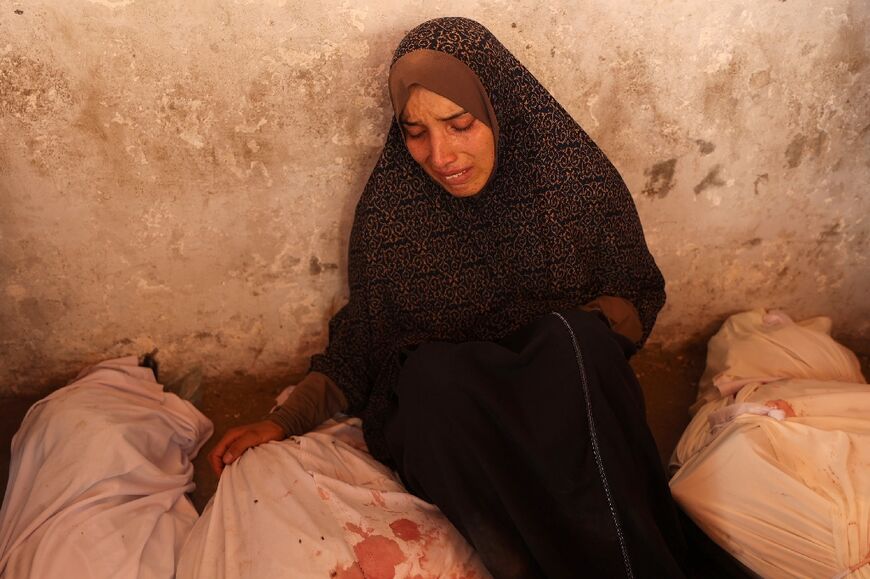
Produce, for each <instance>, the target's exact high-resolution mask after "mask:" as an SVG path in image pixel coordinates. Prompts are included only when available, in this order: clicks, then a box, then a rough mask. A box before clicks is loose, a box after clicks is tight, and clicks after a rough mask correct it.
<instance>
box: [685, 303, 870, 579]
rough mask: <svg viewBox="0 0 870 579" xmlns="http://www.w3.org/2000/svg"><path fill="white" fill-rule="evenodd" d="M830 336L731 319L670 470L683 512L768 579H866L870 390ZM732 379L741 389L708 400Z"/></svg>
mask: <svg viewBox="0 0 870 579" xmlns="http://www.w3.org/2000/svg"><path fill="white" fill-rule="evenodd" d="M829 331H830V321H829V320H826V319H824V318H816V319H815V320H811V321H809V322H802V323H800V324H795V323H794V322H792V321H791V320H789V319H788V318H787V317H786V316H784V315H783V314H779V313H778V314H776V315H775V317H774V318H773V320H771V317H770V316H769V315H766V314H765V313H764V312H763V311H754V312H746V313H743V314H738V315H735V316H732V317H731V318H730V319H729V320H728V321H727V322H726V323H725V324H724V325H723V327H722V329H721V330H720V331H719V333H717V334H716V336H714V338H713V339H712V340H711V341H710V344H709V350H708V366H707V371H706V372H705V375H704V376H705V382H706V384H707V386H708V388H707V389H702V390H701V391H700V392H699V396H700V398H701V400H700V401H699V405H698V406H697V407H696V414H695V416H694V418H693V419H692V421H691V423H690V424H689V426H688V428H687V429H686V432H685V433H684V434H683V436H682V438H681V439H680V442H679V444H678V445H677V448H676V450H675V451H674V455H673V457H672V459H671V466H672V468H673V469H676V474H675V475H674V476H673V478H672V479H671V483H670V484H671V491H672V493H673V495H674V498H675V499H676V500H677V502H679V503H680V505H681V506H682V507H683V509H684V510H685V511H686V513H687V514H688V515H689V516H690V517H691V518H692V519H693V520H694V521H695V522H696V523H697V524H698V526H699V527H700V528H701V529H703V530H704V531H705V532H706V533H707V534H708V535H709V536H710V537H711V538H712V539H713V540H715V541H716V542H717V543H719V544H720V545H721V546H722V547H723V548H725V549H727V550H728V551H729V552H731V554H732V555H733V556H734V557H736V558H737V559H738V560H740V561H741V562H742V563H744V564H745V565H746V566H748V567H749V568H750V569H752V570H753V571H755V572H756V573H758V574H760V575H761V576H763V577H813V578H817V577H828V578H831V577H850V578H851V577H863V578H865V579H866V578H870V559H868V558H867V557H868V555H870V386H868V385H867V384H866V383H865V380H864V378H863V376H862V375H861V373H860V367H859V365H858V362H857V359H856V358H855V356H854V355H853V354H852V353H851V352H849V351H848V350H847V349H845V348H843V347H842V346H841V345H839V344H837V343H836V342H834V340H832V339H831V337H830V336H829V335H828V332H829ZM725 374H727V375H728V381H729V382H737V381H741V380H745V383H744V384H742V385H741V387H740V389H739V390H737V391H736V393H734V394H730V395H723V394H722V393H718V392H717V393H715V394H713V393H712V390H711V389H710V387H712V386H713V385H714V384H715V380H713V379H712V377H714V376H722V375H725ZM757 377H767V378H771V377H781V378H782V379H773V380H767V379H765V380H758V379H753V378H757ZM782 403H784V404H785V405H787V407H788V408H789V410H790V411H792V412H793V414H794V416H791V415H788V416H784V415H783V414H784V413H783V414H778V413H776V412H775V410H777V409H778V407H779V406H782V405H783V404H782ZM764 407H767V408H769V409H770V410H771V411H770V412H760V411H759V408H764ZM743 410H749V412H743ZM771 414H777V415H776V416H771ZM789 414H791V412H790V413H789ZM776 418H780V419H776Z"/></svg>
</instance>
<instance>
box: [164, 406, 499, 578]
mask: <svg viewBox="0 0 870 579" xmlns="http://www.w3.org/2000/svg"><path fill="white" fill-rule="evenodd" d="M178 577H179V579H194V578H197V579H222V578H233V579H235V578H239V579H244V578H252V579H253V578H258V579H259V578H263V577H293V578H299V579H304V578H308V577H311V578H315V577H316V578H325V577H333V578H336V579H352V578H353V579H363V578H364V577H365V578H367V579H390V578H393V577H395V578H403V577H410V578H417V579H422V578H423V577H426V578H429V577H433V578H434V577H450V578H455V579H459V578H469V579H473V578H485V577H489V574H488V573H487V572H486V570H485V569H484V567H483V566H482V565H481V563H480V561H479V559H478V557H477V555H476V553H474V551H473V550H472V549H471V548H470V547H469V546H468V544H467V543H466V542H465V540H464V539H463V538H462V536H461V535H459V533H458V532H457V531H456V530H455V529H454V528H453V526H452V525H450V523H449V522H448V521H447V519H446V518H445V517H444V516H443V515H442V514H441V513H440V512H439V511H438V509H437V508H436V507H434V506H433V505H430V504H428V503H426V502H424V501H421V500H420V499H418V498H416V497H414V496H413V495H411V494H409V493H407V492H406V491H405V489H404V487H403V486H402V485H401V483H400V482H399V481H398V480H397V478H396V476H395V474H394V473H393V472H392V471H390V470H389V469H388V468H386V467H385V466H383V465H382V464H381V463H379V462H378V461H376V460H375V459H373V458H372V457H371V455H369V454H368V452H366V451H365V443H364V442H363V438H362V431H361V429H360V422H359V420H358V419H347V420H345V421H342V422H335V421H329V422H327V423H326V424H324V425H323V426H322V427H321V428H319V429H318V430H317V431H315V432H312V433H309V434H306V435H305V436H302V437H293V438H291V439H288V440H285V441H282V442H270V443H268V444H265V445H262V446H258V447H256V448H253V449H251V450H248V451H247V452H246V453H245V454H244V455H242V457H241V458H240V459H239V460H238V461H237V462H236V463H234V464H232V465H230V466H229V467H227V468H226V469H225V470H224V473H223V475H222V476H221V480H220V485H219V486H218V489H217V492H216V493H215V496H214V497H213V498H212V501H211V502H210V503H209V505H208V506H207V507H206V510H205V512H204V513H203V515H202V517H201V518H200V520H199V521H198V522H197V523H196V526H195V528H194V530H193V532H192V533H191V536H190V539H189V541H188V542H187V545H186V546H185V548H184V551H183V552H182V556H181V561H180V562H179V566H178Z"/></svg>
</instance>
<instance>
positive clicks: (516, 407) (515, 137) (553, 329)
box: [209, 18, 682, 577]
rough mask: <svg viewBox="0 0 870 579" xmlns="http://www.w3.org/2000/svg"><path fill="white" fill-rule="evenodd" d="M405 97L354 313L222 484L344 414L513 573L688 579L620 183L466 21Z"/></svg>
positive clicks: (341, 319)
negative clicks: (657, 430)
mask: <svg viewBox="0 0 870 579" xmlns="http://www.w3.org/2000/svg"><path fill="white" fill-rule="evenodd" d="M390 96H391V99H392V104H393V108H394V111H395V118H394V120H393V123H392V126H391V127H390V132H389V135H388V137H387V142H386V145H385V146H384V150H383V153H382V154H381V157H380V160H379V162H378V164H377V166H376V167H375V168H374V170H373V171H372V175H371V177H370V178H369V181H368V184H367V185H366V188H365V190H364V192H363V195H362V197H361V199H360V201H359V204H358V206H357V209H356V215H355V219H354V226H353V230H352V233H351V240H350V260H349V279H350V300H349V302H348V304H347V305H346V306H345V307H344V308H343V309H342V310H341V311H339V312H338V313H337V314H336V316H335V317H334V318H333V320H332V321H331V322H330V339H329V345H328V347H327V349H326V351H325V352H324V353H323V354H320V355H318V356H315V357H314V358H313V359H312V363H311V372H310V373H309V374H308V376H307V377H306V378H305V379H304V380H303V381H302V382H301V383H300V384H299V385H298V386H297V388H296V389H295V390H294V392H293V393H292V395H291V396H290V398H289V399H288V400H287V401H286V402H285V404H284V405H283V406H282V407H281V408H279V409H278V410H277V411H276V412H274V413H273V414H272V415H270V416H269V418H268V419H267V420H265V421H263V422H259V423H256V424H252V425H248V426H244V427H240V428H236V429H232V430H230V431H229V432H227V433H226V434H225V435H224V437H223V438H222V439H221V441H220V442H219V443H218V444H217V445H216V447H215V449H214V450H213V451H212V453H211V454H210V455H209V458H210V461H211V463H212V466H213V467H214V469H215V471H216V472H217V473H220V471H221V470H222V468H223V467H224V465H225V464H229V463H231V462H233V461H234V460H236V459H237V458H238V456H239V455H240V454H241V453H242V452H244V450H245V449H247V448H250V447H251V446H254V445H257V444H261V443H263V442H266V441H269V440H279V439H282V438H284V437H286V436H288V435H291V434H301V433H304V432H306V431H308V430H310V429H311V428H313V427H315V426H316V425H317V424H319V423H320V422H322V421H323V420H325V419H326V418H328V417H330V416H332V415H333V414H334V413H335V412H338V411H343V412H347V413H349V414H352V415H357V416H360V417H361V418H362V419H363V424H364V430H365V434H366V441H367V443H368V446H369V450H370V451H371V453H372V454H373V455H374V456H375V457H377V458H378V459H380V460H382V461H384V462H387V463H389V464H390V465H391V466H394V467H395V468H396V470H397V471H398V472H399V473H400V474H401V476H402V478H403V481H404V482H405V484H406V486H407V487H408V488H409V490H410V491H411V492H413V493H415V494H417V495H418V496H420V497H421V498H424V499H426V500H429V501H431V502H434V503H435V504H437V505H438V506H439V507H440V508H441V509H442V511H444V513H445V514H446V515H447V517H448V518H449V519H450V520H451V522H452V523H453V524H454V525H456V527H457V528H458V529H459V530H460V531H461V532H462V533H463V534H464V535H465V537H466V538H467V539H468V540H469V541H470V542H471V543H472V544H473V545H474V546H475V548H476V549H477V550H478V552H479V553H480V555H481V557H482V559H483V561H484V563H485V564H486V566H487V567H488V568H489V569H490V570H491V571H492V572H493V574H494V575H495V576H497V577H539V576H546V577H577V576H581V575H586V574H589V575H592V576H619V575H628V576H632V575H639V576H657V577H663V576H679V575H680V574H681V571H680V564H679V563H678V562H677V561H678V559H679V558H680V557H681V555H680V554H679V553H680V552H681V549H682V538H681V535H680V531H679V527H678V524H677V522H676V515H675V513H674V510H673V507H672V504H671V501H670V495H669V494H668V491H667V486H666V482H665V478H664V475H663V473H662V470H661V467H660V465H659V464H658V455H657V452H656V450H655V445H654V442H653V440H652V437H651V435H650V433H649V430H648V429H647V427H646V423H645V418H644V412H643V400H642V394H641V391H640V388H639V386H638V384H637V381H636V379H635V378H634V376H633V374H632V372H631V369H630V367H629V366H628V364H627V361H626V358H627V356H628V355H630V354H631V353H633V352H634V349H635V347H636V346H640V345H642V344H643V342H644V341H645V339H646V337H647V336H648V334H649V332H650V330H651V329H652V326H653V323H654V321H655V318H656V315H657V313H658V311H659V309H660V308H661V306H662V305H663V303H664V299H665V294H664V282H663V279H662V277H661V274H660V272H659V270H658V268H657V267H656V265H655V261H654V260H653V258H652V256H651V255H650V254H649V251H648V250H647V247H646V243H645V241H644V237H643V231H642V229H641V226H640V222H639V220H638V217H637V213H636V210H635V208H634V204H633V201H632V198H631V195H630V194H629V192H628V190H627V189H626V187H625V184H624V183H623V181H622V179H621V178H620V176H619V174H618V173H617V171H616V169H615V168H614V167H613V166H612V165H611V164H610V162H609V161H608V160H607V158H606V157H605V156H604V154H603V153H602V152H601V151H600V150H599V149H598V148H597V147H596V146H595V144H594V143H593V142H592V141H591V139H589V137H588V136H587V135H586V134H585V133H584V132H583V130H582V129H581V128H580V127H579V125H577V123H576V122H574V121H573V120H572V119H571V117H570V116H569V115H568V114H567V113H566V112H565V111H564V110H563V109H562V107H561V106H560V105H559V104H558V103H557V102H556V101H555V100H554V99H553V98H552V96H550V94H549V93H548V92H547V91H546V90H545V89H544V88H543V87H542V86H541V85H540V84H539V83H538V82H537V80H535V78H534V77H533V76H532V75H531V74H530V73H529V72H528V71H527V70H526V69H525V67H523V66H522V65H521V64H520V63H519V62H518V61H517V60H516V59H515V58H514V57H513V55H511V54H510V53H509V52H508V51H507V49H505V48H504V46H502V45H501V44H500V43H499V42H498V41H497V40H496V39H495V38H494V37H493V36H492V34H491V33H490V32H489V31H488V30H486V29H485V28H484V27H483V26H481V25H479V24H477V23H476V22H473V21H470V20H467V19H463V18H441V19H437V20H432V21H429V22H426V23H424V24H422V25H420V26H418V27H417V28H415V29H414V30H412V31H411V32H410V33H409V34H408V35H407V36H406V37H405V38H404V39H403V41H402V42H401V44H400V45H399V47H398V48H397V50H396V53H395V56H394V58H393V64H392V67H391V71H390ZM550 312H556V314H550Z"/></svg>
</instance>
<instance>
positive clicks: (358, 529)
mask: <svg viewBox="0 0 870 579" xmlns="http://www.w3.org/2000/svg"><path fill="white" fill-rule="evenodd" d="M344 528H345V529H347V530H348V531H350V532H351V533H354V534H355V535H359V536H360V537H362V538H366V537H368V536H369V533H366V532H365V531H363V530H362V528H361V527H360V526H359V525H354V524H353V523H345V524H344Z"/></svg>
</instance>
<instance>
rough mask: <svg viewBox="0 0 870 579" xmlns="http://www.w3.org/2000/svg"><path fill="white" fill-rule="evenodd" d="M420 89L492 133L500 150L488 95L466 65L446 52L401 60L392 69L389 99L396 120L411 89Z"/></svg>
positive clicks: (428, 52)
mask: <svg viewBox="0 0 870 579" xmlns="http://www.w3.org/2000/svg"><path fill="white" fill-rule="evenodd" d="M415 84H419V85H420V86H422V87H424V88H426V89H429V90H431V91H432V92H434V93H437V94H439V95H441V96H443V97H444V98H447V99H450V100H451V101H453V102H454V103H456V104H457V105H459V106H461V107H462V108H463V109H465V110H466V111H467V112H469V113H471V114H472V115H473V116H474V118H476V119H477V120H479V121H481V122H482V123H484V124H485V125H486V126H488V127H489V128H490V130H492V136H493V140H494V142H495V144H496V150H498V120H497V119H496V117H495V111H494V110H493V108H492V103H490V102H489V95H488V94H487V93H486V89H485V88H484V87H483V84H482V83H481V82H480V79H479V78H478V76H477V75H476V74H475V73H474V71H473V70H471V69H470V68H469V67H468V65H467V64H465V63H464V62H462V61H461V60H459V59H458V58H455V57H453V56H451V55H449V54H447V53H445V52H439V51H437V50H430V49H428V48H421V49H419V50H415V51H413V52H409V53H408V54H406V55H404V56H403V57H401V58H400V59H399V60H397V61H396V62H395V64H393V66H392V68H390V100H391V101H392V103H393V111H394V112H395V114H396V120H397V121H399V122H400V123H401V122H402V119H401V116H402V113H403V112H404V111H405V105H406V104H408V97H409V96H410V94H411V86H413V85H415Z"/></svg>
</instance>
